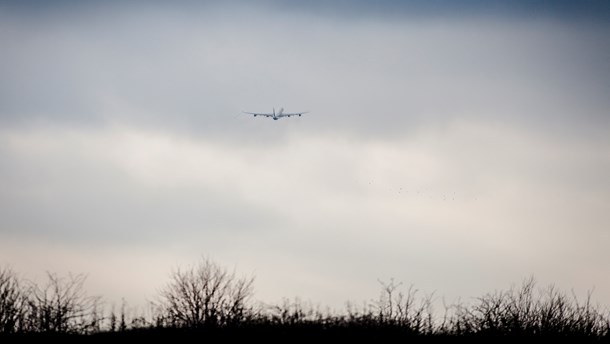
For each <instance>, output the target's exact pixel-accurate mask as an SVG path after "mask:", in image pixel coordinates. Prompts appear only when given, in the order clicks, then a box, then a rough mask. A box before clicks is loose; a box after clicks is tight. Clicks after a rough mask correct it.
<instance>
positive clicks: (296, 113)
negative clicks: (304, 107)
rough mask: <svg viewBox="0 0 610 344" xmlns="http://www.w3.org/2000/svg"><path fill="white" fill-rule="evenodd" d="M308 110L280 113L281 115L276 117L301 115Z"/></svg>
mask: <svg viewBox="0 0 610 344" xmlns="http://www.w3.org/2000/svg"><path fill="white" fill-rule="evenodd" d="M308 112H309V111H305V112H295V113H282V114H281V115H278V116H277V117H291V116H301V115H303V114H306V113H308Z"/></svg>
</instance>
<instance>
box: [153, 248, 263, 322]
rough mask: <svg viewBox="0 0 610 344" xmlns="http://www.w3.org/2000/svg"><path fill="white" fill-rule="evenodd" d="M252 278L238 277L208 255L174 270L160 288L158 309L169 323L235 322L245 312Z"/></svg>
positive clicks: (240, 319)
mask: <svg viewBox="0 0 610 344" xmlns="http://www.w3.org/2000/svg"><path fill="white" fill-rule="evenodd" d="M252 284H253V278H249V279H248V278H244V277H242V278H238V277H237V276H236V275H235V273H234V272H232V273H230V272H229V271H228V270H226V269H225V268H222V267H221V266H219V265H218V264H216V263H215V262H213V261H211V260H210V259H202V260H201V261H200V262H199V263H198V264H197V265H196V266H194V267H191V268H189V269H186V270H180V269H177V270H175V271H174V272H173V273H172V274H171V277H170V282H169V284H168V285H167V286H166V287H165V288H164V289H163V290H162V292H161V310H162V314H164V315H165V317H166V321H167V322H168V324H170V325H171V326H177V327H187V328H198V327H202V326H208V327H209V326H212V327H213V326H223V325H229V324H236V323H239V322H241V321H243V320H244V319H245V317H246V316H247V315H248V314H247V313H248V307H247V305H246V302H247V300H248V299H249V298H250V297H251V296H252Z"/></svg>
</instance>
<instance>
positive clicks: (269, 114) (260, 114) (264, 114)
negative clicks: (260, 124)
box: [242, 111, 273, 117]
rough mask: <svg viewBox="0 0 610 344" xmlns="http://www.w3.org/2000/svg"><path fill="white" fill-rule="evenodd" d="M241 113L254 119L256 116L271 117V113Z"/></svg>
mask: <svg viewBox="0 0 610 344" xmlns="http://www.w3.org/2000/svg"><path fill="white" fill-rule="evenodd" d="M242 112H243V113H247V114H248V115H254V117H256V116H264V117H273V114H271V113H254V112H245V111H242Z"/></svg>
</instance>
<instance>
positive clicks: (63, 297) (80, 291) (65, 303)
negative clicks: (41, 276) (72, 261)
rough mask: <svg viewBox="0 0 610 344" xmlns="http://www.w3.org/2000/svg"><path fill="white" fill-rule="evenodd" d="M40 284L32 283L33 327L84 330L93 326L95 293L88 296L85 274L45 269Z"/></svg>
mask: <svg viewBox="0 0 610 344" xmlns="http://www.w3.org/2000/svg"><path fill="white" fill-rule="evenodd" d="M47 278H48V280H47V282H46V284H44V285H43V286H42V287H41V286H39V285H36V284H32V285H31V297H30V300H29V313H30V314H29V321H30V324H29V325H30V328H31V330H32V331H37V332H60V333H67V332H77V333H84V332H88V331H91V330H92V329H93V328H94V327H95V325H96V324H95V322H96V320H97V319H96V316H95V313H96V309H97V307H98V304H99V298H98V297H91V296H88V295H87V294H86V292H85V290H84V288H83V285H84V283H85V280H86V276H85V275H72V274H70V275H69V276H68V277H66V278H61V277H58V276H57V275H56V274H52V273H47Z"/></svg>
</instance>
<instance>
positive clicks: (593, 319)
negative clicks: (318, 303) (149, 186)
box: [0, 259, 610, 340]
mask: <svg viewBox="0 0 610 344" xmlns="http://www.w3.org/2000/svg"><path fill="white" fill-rule="evenodd" d="M85 279H86V278H85V276H84V275H68V276H65V277H60V276H57V275H56V274H52V273H48V274H47V278H46V281H45V282H44V283H42V284H37V283H34V282H31V281H26V280H23V279H21V278H20V277H19V276H18V274H17V273H16V272H15V271H13V270H11V269H9V268H2V269H0V338H2V337H4V338H6V337H22V336H45V335H69V336H75V337H79V338H80V337H81V336H89V337H91V338H104V339H107V338H108V336H115V337H116V336H128V337H129V336H135V337H137V336H140V337H141V336H155V337H159V336H163V335H168V336H171V337H172V338H175V337H176V336H180V335H185V336H193V335H195V336H206V335H208V336H225V337H227V336H229V337H230V336H234V337H235V336H241V335H243V336H249V337H251V336H253V335H260V336H265V337H266V338H268V337H269V336H272V337H273V336H286V338H293V337H294V336H299V337H300V338H303V337H307V338H322V337H333V338H350V337H353V338H366V337H367V336H370V337H371V338H389V337H392V338H396V337H418V338H437V339H438V338H455V337H459V338H464V337H468V338H488V337H503V338H514V337H571V338H580V339H592V340H609V339H610V317H609V315H610V314H609V312H608V310H607V309H601V308H600V307H599V306H597V305H594V304H592V303H591V295H590V293H589V294H588V295H587V297H586V298H585V299H584V300H579V299H578V298H577V297H576V296H574V295H570V296H568V295H567V294H565V293H563V292H561V291H559V290H558V289H556V288H555V287H553V286H549V287H546V288H537V287H536V284H535V282H534V280H533V279H528V280H526V281H525V282H524V283H523V284H522V285H521V286H519V287H513V288H510V289H508V290H506V291H499V292H495V293H490V294H486V295H483V296H481V297H479V298H476V299H474V300H473V301H472V302H469V303H457V304H452V305H449V306H444V310H443V311H442V312H440V313H438V314H437V313H435V312H434V310H433V304H434V302H433V297H432V295H427V296H426V295H422V296H420V295H419V294H418V291H417V290H416V289H414V288H413V287H411V288H407V289H406V290H404V288H401V285H400V284H399V283H395V282H394V281H393V280H391V281H390V282H389V283H381V293H380V295H379V297H378V298H376V299H374V300H373V301H370V302H366V303H364V304H363V305H361V306H356V305H354V304H350V303H348V304H347V306H346V309H345V311H343V312H342V313H341V314H337V313H334V312H330V311H323V310H321V309H320V308H319V307H314V306H313V305H311V304H307V303H303V302H301V301H299V300H298V299H295V300H294V301H289V300H286V301H285V302H284V303H282V304H279V305H263V304H260V303H259V304H257V303H255V302H254V300H253V278H247V277H241V276H237V275H236V274H235V273H234V272H230V271H229V270H227V269H225V268H223V267H221V266H220V265H218V264H216V263H214V262H213V261H211V260H209V259H204V260H202V261H201V262H199V263H198V264H197V265H195V266H193V267H190V268H187V269H177V270H175V271H173V272H172V273H171V274H170V277H169V281H168V283H167V284H166V285H165V286H164V288H162V289H161V291H160V292H159V295H158V297H157V299H156V301H153V302H150V304H149V305H148V309H147V310H146V311H145V312H141V313H139V314H137V313H134V312H132V311H129V310H128V309H127V307H126V304H125V303H123V305H121V306H120V307H119V309H118V310H117V309H116V308H115V307H114V306H112V307H111V308H110V309H107V307H104V304H103V302H102V299H101V298H100V297H98V296H90V295H88V294H87V293H86V291H85V289H84V283H85Z"/></svg>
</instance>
